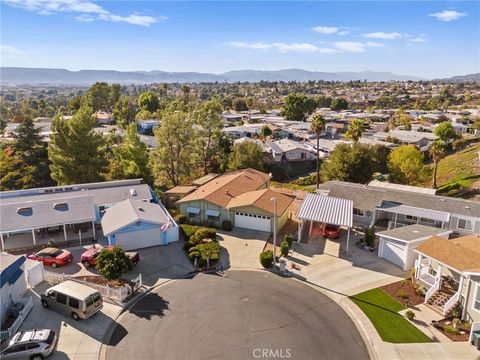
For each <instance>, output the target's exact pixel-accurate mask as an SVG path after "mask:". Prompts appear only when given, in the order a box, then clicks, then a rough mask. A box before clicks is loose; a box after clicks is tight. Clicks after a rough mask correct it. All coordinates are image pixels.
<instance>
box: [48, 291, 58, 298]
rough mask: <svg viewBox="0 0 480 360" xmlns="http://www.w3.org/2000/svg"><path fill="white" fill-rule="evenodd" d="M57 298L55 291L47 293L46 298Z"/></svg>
mask: <svg viewBox="0 0 480 360" xmlns="http://www.w3.org/2000/svg"><path fill="white" fill-rule="evenodd" d="M56 296H57V293H56V292H55V291H50V292H49V293H48V297H52V298H55V297H56Z"/></svg>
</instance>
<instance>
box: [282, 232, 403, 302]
mask: <svg viewBox="0 0 480 360" xmlns="http://www.w3.org/2000/svg"><path fill="white" fill-rule="evenodd" d="M358 237H360V235H358V236H357V235H356V234H355V233H353V232H352V234H351V236H350V246H349V251H348V253H347V252H346V251H345V249H346V234H343V232H342V236H341V237H340V238H339V239H336V240H335V239H321V238H319V239H316V240H315V241H314V242H313V243H310V244H295V246H294V248H293V251H291V252H290V256H289V260H290V261H292V262H294V263H295V264H296V265H297V266H298V268H299V269H300V270H299V271H298V274H299V276H300V277H301V278H304V279H305V280H307V281H308V282H310V283H312V284H315V285H316V286H318V287H320V288H322V289H323V290H325V291H327V294H328V295H329V296H332V297H333V298H335V299H337V300H340V299H341V298H342V297H345V296H350V295H354V294H357V293H359V292H362V291H366V290H370V289H373V288H376V287H379V286H383V285H386V284H390V283H393V282H396V281H400V280H402V279H405V278H406V277H408V275H409V273H408V272H407V271H403V270H402V269H400V268H399V267H397V266H395V265H393V264H392V263H390V262H388V261H386V260H384V259H381V258H379V257H377V255H376V254H375V253H371V252H370V251H367V250H364V249H359V248H357V247H356V246H355V242H356V241H357V238H358Z"/></svg>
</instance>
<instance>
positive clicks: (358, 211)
mask: <svg viewBox="0 0 480 360" xmlns="http://www.w3.org/2000/svg"><path fill="white" fill-rule="evenodd" d="M353 215H356V216H365V212H364V211H363V210H360V209H357V208H353Z"/></svg>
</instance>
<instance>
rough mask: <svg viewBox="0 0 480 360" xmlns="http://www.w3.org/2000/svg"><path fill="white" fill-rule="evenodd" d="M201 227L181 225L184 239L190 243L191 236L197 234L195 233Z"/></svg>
mask: <svg viewBox="0 0 480 360" xmlns="http://www.w3.org/2000/svg"><path fill="white" fill-rule="evenodd" d="M200 227H201V226H197V225H188V224H182V225H180V232H181V233H182V236H183V239H184V240H185V241H188V240H189V239H190V236H192V235H193V234H195V232H196V231H197V230H198V229H199V228H200Z"/></svg>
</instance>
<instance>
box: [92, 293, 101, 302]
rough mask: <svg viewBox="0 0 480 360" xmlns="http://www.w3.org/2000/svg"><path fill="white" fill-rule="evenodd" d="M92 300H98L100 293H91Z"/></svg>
mask: <svg viewBox="0 0 480 360" xmlns="http://www.w3.org/2000/svg"><path fill="white" fill-rule="evenodd" d="M93 301H95V302H97V301H100V293H95V294H93Z"/></svg>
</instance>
